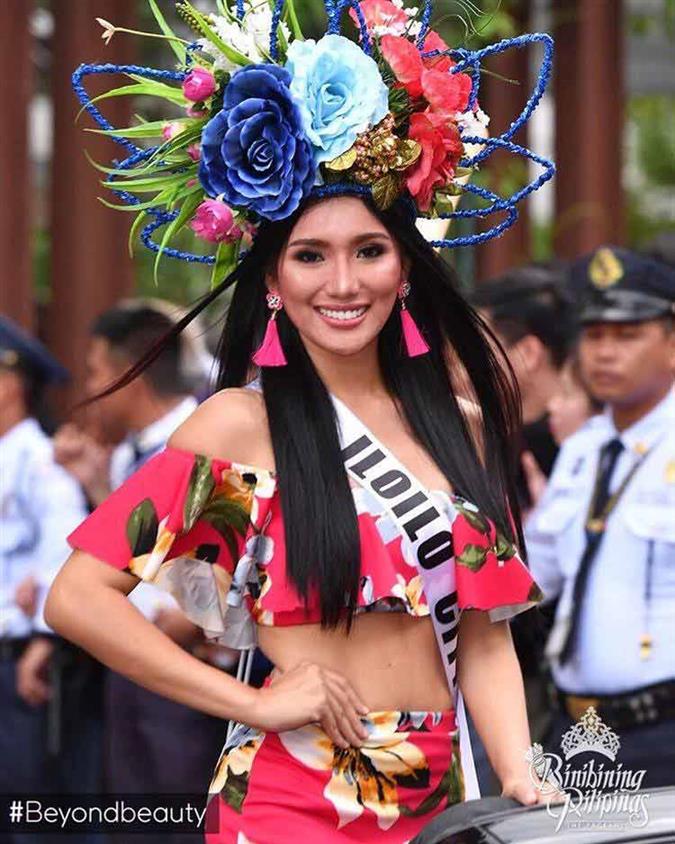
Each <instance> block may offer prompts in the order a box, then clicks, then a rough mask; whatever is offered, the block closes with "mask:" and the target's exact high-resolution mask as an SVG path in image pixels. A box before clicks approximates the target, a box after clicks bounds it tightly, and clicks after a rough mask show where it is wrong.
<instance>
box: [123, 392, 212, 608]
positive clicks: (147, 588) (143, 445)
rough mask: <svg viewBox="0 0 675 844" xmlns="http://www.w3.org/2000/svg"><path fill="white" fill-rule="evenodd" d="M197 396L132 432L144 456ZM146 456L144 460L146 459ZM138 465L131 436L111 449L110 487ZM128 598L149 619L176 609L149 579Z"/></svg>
mask: <svg viewBox="0 0 675 844" xmlns="http://www.w3.org/2000/svg"><path fill="white" fill-rule="evenodd" d="M197 404H198V402H197V399H196V398H194V397H193V396H186V397H185V398H184V399H183V400H182V401H180V402H179V403H178V404H177V405H176V406H175V407H173V408H172V409H171V410H170V411H169V412H168V413H165V414H164V416H162V417H160V418H159V419H157V420H156V421H155V422H153V423H152V424H150V425H148V426H147V428H144V429H143V430H142V431H140V432H139V433H138V434H136V436H135V438H134V439H135V443H136V446H137V448H139V449H140V450H141V451H142V452H143V454H144V455H146V457H145V459H149V457H150V456H152V455H154V454H158V453H159V452H160V451H162V449H163V448H164V447H165V446H166V443H167V440H168V439H169V437H170V436H171V435H172V434H173V432H174V431H175V430H176V429H177V428H179V427H180V426H181V425H182V424H183V422H185V420H186V419H187V418H188V416H191V415H192V413H193V412H194V411H195V410H196V408H197ZM145 459H144V460H143V462H145ZM140 465H142V464H137V463H136V460H135V457H134V448H133V445H132V441H131V438H129V439H127V440H125V441H124V442H122V443H120V445H118V446H117V448H116V449H115V450H114V451H113V454H112V459H111V463H110V485H111V487H112V489H117V487H119V486H121V485H122V484H123V483H124V481H126V479H127V478H128V477H130V476H131V475H132V474H133V473H134V472H135V471H136V470H137V469H138V468H140ZM129 600H130V601H131V603H132V604H133V605H134V606H135V607H136V609H138V610H139V611H140V612H142V613H143V615H144V616H145V617H146V618H147V619H149V620H150V621H154V620H155V618H156V617H157V615H158V613H159V612H160V611H161V610H163V609H177V608H178V603H177V602H176V600H175V599H174V598H172V597H171V595H169V593H168V592H165V591H163V590H162V589H158V588H157V587H156V586H154V585H153V584H152V583H146V582H144V581H141V582H140V583H139V584H137V585H136V586H135V587H134V589H133V590H132V591H131V592H130V593H129Z"/></svg>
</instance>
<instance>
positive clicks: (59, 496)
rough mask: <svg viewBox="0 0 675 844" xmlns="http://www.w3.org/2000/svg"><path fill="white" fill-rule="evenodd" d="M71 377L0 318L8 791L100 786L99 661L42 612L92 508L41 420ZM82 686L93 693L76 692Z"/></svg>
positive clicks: (1, 608) (2, 775)
mask: <svg viewBox="0 0 675 844" xmlns="http://www.w3.org/2000/svg"><path fill="white" fill-rule="evenodd" d="M67 379H68V373H67V372H66V370H65V369H64V368H63V367H62V366H61V365H60V364H59V363H58V362H57V361H56V360H55V359H54V358H53V357H52V355H51V354H50V353H49V352H48V351H47V349H45V347H44V346H43V345H42V344H41V343H39V342H38V341H37V340H36V339H34V338H33V337H30V336H29V335H28V334H26V333H25V332H24V331H22V330H21V329H20V328H19V327H18V326H17V325H15V324H14V323H13V322H11V320H9V319H6V318H5V317H0V480H1V483H2V487H1V489H0V708H1V710H2V718H0V759H2V764H0V791H2V792H5V793H11V792H15V793H16V792H33V793H39V792H48V791H51V792H54V791H57V792H68V791H71V792H78V791H81V790H95V789H96V787H97V786H98V782H99V780H98V776H99V770H100V761H101V760H100V750H99V748H100V707H99V706H98V705H97V702H96V680H97V679H100V677H99V675H98V674H97V672H96V664H95V663H94V661H93V660H92V659H91V658H90V657H88V656H86V655H85V654H83V653H82V652H81V651H79V650H78V649H77V648H75V647H74V646H73V645H70V644H69V643H66V642H64V641H63V640H60V639H58V638H57V637H55V636H54V634H53V633H52V631H51V630H50V628H49V627H47V626H46V624H45V622H44V619H43V616H42V608H43V605H44V599H45V597H46V592H47V589H48V588H49V585H50V584H51V581H52V579H53V577H54V575H55V574H56V571H57V570H58V568H59V567H60V566H61V564H62V563H63V561H64V560H65V558H66V557H67V556H68V553H69V548H68V545H67V543H66V536H67V534H68V533H69V532H70V531H71V530H72V529H73V528H74V527H75V526H76V525H77V524H78V523H79V522H80V521H81V520H82V519H83V518H84V516H85V515H86V512H87V511H86V506H85V501H84V496H83V495H82V492H81V490H80V488H79V486H78V484H77V483H76V482H75V481H74V480H73V478H72V477H71V476H70V475H69V474H68V473H67V472H65V471H64V470H63V469H62V468H61V467H60V466H58V465H57V464H56V463H55V462H54V459H53V452H52V443H51V441H50V439H49V438H48V437H47V436H46V435H45V433H44V432H43V430H42V429H41V428H40V426H39V424H38V422H37V421H36V418H35V413H36V409H37V407H38V406H39V405H40V404H41V399H42V394H43V391H44V389H45V387H46V386H47V385H49V384H52V383H59V382H63V381H65V380H67ZM55 652H57V653H58V654H59V657H58V665H55V663H54V654H55ZM55 669H57V670H55ZM62 669H67V670H62ZM77 689H79V690H80V691H82V690H84V691H85V692H87V690H88V692H89V694H86V695H85V698H83V697H82V696H80V695H79V694H77V695H76V697H73V695H72V694H71V692H73V691H74V690H77ZM73 706H75V707H76V711H77V725H76V728H73V719H72V718H71V719H68V718H64V717H63V716H64V715H67V712H68V710H69V709H71V708H72V707H73ZM38 837H39V836H38ZM18 839H20V840H21V841H26V842H27V841H29V840H33V837H32V836H30V837H27V836H24V835H21V836H18ZM18 839H17V840H18ZM10 840H12V839H10Z"/></svg>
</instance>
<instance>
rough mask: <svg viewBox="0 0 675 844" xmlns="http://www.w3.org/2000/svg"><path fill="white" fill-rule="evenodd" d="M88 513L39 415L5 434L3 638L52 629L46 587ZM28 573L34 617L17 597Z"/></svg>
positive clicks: (0, 524) (0, 535) (0, 542)
mask: <svg viewBox="0 0 675 844" xmlns="http://www.w3.org/2000/svg"><path fill="white" fill-rule="evenodd" d="M86 515H87V507H86V502H85V498H84V495H83V493H82V490H81V489H80V486H79V484H78V483H77V482H76V481H75V480H74V479H73V478H72V477H71V476H70V475H69V474H68V472H66V471H65V470H64V469H62V468H61V466H59V465H57V464H56V463H55V462H54V458H53V450H52V443H51V440H50V439H49V437H48V436H47V435H46V434H45V433H44V432H43V431H42V429H41V428H40V426H39V425H38V423H37V422H36V421H35V419H30V418H29V419H24V420H23V421H21V422H19V423H18V424H17V425H15V426H14V427H13V428H11V429H10V430H9V431H7V433H5V434H4V435H3V436H1V437H0V637H11V638H15V637H16V638H19V637H23V636H29V635H30V634H31V633H32V632H35V631H37V632H48V631H49V630H50V628H49V627H47V625H46V624H45V622H44V618H43V614H42V611H43V607H44V602H45V599H46V596H47V591H48V589H49V586H50V584H51V582H52V580H53V579H54V576H55V575H56V572H57V571H58V570H59V568H60V567H61V566H62V565H63V563H64V562H65V560H66V558H67V557H68V555H69V554H70V548H69V547H68V543H67V542H66V536H67V535H68V534H69V533H70V532H71V531H72V530H74V529H75V528H76V527H77V525H78V524H79V523H80V522H81V521H82V520H83V519H84V518H85V516H86ZM28 575H32V576H33V577H34V578H35V580H36V581H37V582H38V586H39V590H38V602H37V612H36V614H35V616H34V617H33V618H32V619H31V618H29V617H28V616H27V615H25V614H24V612H23V611H22V610H21V609H20V608H19V607H18V606H17V605H16V603H15V601H14V594H15V591H16V588H17V586H18V585H19V583H20V582H21V581H22V580H24V578H26V577H27V576H28Z"/></svg>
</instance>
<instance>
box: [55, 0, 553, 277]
mask: <svg viewBox="0 0 675 844" xmlns="http://www.w3.org/2000/svg"><path fill="white" fill-rule="evenodd" d="M284 5H285V3H284V0H275V4H274V8H273V17H272V21H273V26H272V29H271V32H270V42H269V48H270V49H269V55H270V58H271V59H272V60H273V61H276V60H278V56H279V44H278V31H279V30H278V24H279V22H280V21H281V16H282V14H283V11H284ZM325 7H326V12H327V17H328V27H327V32H328V33H339V32H340V23H341V19H342V16H343V13H344V12H345V11H347V10H353V12H354V15H355V17H356V24H357V28H358V31H359V39H360V44H361V47H362V49H363V51H364V52H365V53H366V54H368V55H371V54H372V49H373V45H372V41H371V36H370V33H369V32H368V29H367V26H366V20H365V17H364V14H363V11H362V9H361V6H360V3H359V2H358V0H325ZM244 12H245V9H244V0H236V14H237V17H238V18H239V19H240V20H241V19H242V18H243V16H244ZM432 12H433V2H432V0H424V4H423V9H422V13H421V16H420V31H419V35H418V37H417V39H416V43H417V46H418V48H423V46H424V41H425V38H426V35H427V33H428V32H429V27H430V22H431V15H432ZM530 45H541V47H542V48H543V57H542V61H541V64H540V67H539V71H538V74H537V79H536V82H535V84H534V87H533V90H532V92H531V94H530V96H529V98H528V100H527V102H526V104H525V106H524V108H523V109H522V111H521V112H520V114H519V115H517V117H516V118H515V120H513V122H512V123H511V124H510V125H509V126H508V128H506V129H505V130H504V131H503V132H501V133H500V134H499V135H497V136H494V137H478V136H472V135H469V134H466V135H465V134H462V129H461V127H460V137H461V140H462V142H463V143H464V144H465V145H474V146H477V147H479V151H478V152H477V153H476V154H474V155H472V156H471V157H465V158H464V159H462V161H461V162H460V164H461V166H462V167H466V168H475V167H478V166H479V165H480V164H482V162H484V161H485V160H487V159H488V158H489V156H490V155H492V153H493V152H494V151H495V150H498V149H501V150H505V151H506V152H509V153H511V154H512V155H514V156H518V157H519V158H520V159H522V160H524V161H525V162H532V163H533V164H536V165H538V167H539V168H541V172H540V173H539V175H537V176H536V177H535V178H533V179H532V180H531V181H530V182H528V184H526V185H525V186H524V187H522V188H521V189H519V190H516V191H514V192H513V193H512V194H510V195H508V196H500V195H499V194H498V193H496V192H495V191H493V190H489V189H487V188H484V187H480V186H478V185H475V184H472V183H471V182H468V183H467V184H462V185H459V184H458V183H455V186H456V187H458V188H460V189H461V191H462V192H463V193H468V194H471V195H473V196H476V197H479V198H480V199H482V200H484V201H485V202H486V203H487V205H485V206H484V207H482V208H468V209H455V210H453V211H449V212H447V213H435V214H420V213H419V212H417V216H420V217H422V218H426V219H432V218H439V217H440V218H442V219H448V220H452V219H476V220H479V219H485V218H488V217H491V215H494V214H498V215H501V216H502V219H500V220H499V221H498V222H495V223H493V224H492V225H491V226H490V228H488V229H487V230H486V231H481V232H475V233H473V234H469V235H464V236H460V237H452V238H442V239H439V240H433V241H431V244H432V245H433V246H436V247H445V248H456V247H459V246H473V245H476V244H479V243H484V242H485V241H487V240H490V239H492V238H494V237H498V236H499V235H501V234H502V233H503V232H505V231H506V230H507V229H508V228H510V227H511V226H512V225H513V224H514V223H515V222H516V220H517V219H518V208H517V206H518V203H520V202H521V201H522V200H523V199H525V198H526V197H527V196H529V195H530V194H531V193H533V192H534V191H536V190H538V189H539V188H540V187H541V186H542V185H543V184H545V183H546V182H548V181H549V180H550V179H551V178H552V177H553V175H554V174H555V166H554V164H553V162H552V161H549V160H548V159H546V158H544V157H542V156H539V155H537V154H536V153H534V152H532V151H531V150H529V149H527V148H526V147H524V146H522V145H519V144H516V143H514V142H513V140H512V138H513V136H514V135H515V133H516V132H517V131H518V130H519V129H520V128H521V127H522V126H523V125H524V124H525V123H526V122H527V120H529V118H530V117H531V115H532V113H533V112H534V110H535V109H536V107H537V106H538V104H539V102H540V101H541V98H542V96H543V95H544V92H545V90H546V87H547V85H548V83H549V81H550V77H551V70H552V61H553V40H552V39H551V37H550V36H549V35H547V34H545V33H534V34H528V35H521V36H518V37H515V38H507V39H504V40H502V41H499V42H498V43H496V44H492V45H490V46H488V47H484V48H482V49H480V50H468V49H452V48H449V49H447V50H430V51H429V52H425V53H422V57H423V58H434V57H436V56H442V55H447V56H449V57H450V58H452V59H453V61H455V62H456V64H455V65H454V66H453V67H452V68H450V70H449V71H448V72H449V73H451V74H454V73H467V74H469V76H470V78H471V80H472V84H471V94H470V98H469V108H470V109H475V108H476V107H477V103H478V94H479V88H480V74H481V67H482V62H483V60H484V59H486V58H489V57H490V56H493V55H496V54H499V53H503V52H505V51H506V50H511V49H523V48H526V47H529V46H530ZM195 49H198V45H197V44H191V45H189V46H188V48H187V51H186V68H188V69H189V66H190V64H191V62H192V55H191V54H192V52H193V51H194V50H195ZM101 74H126V75H132V76H137V77H142V78H145V79H152V80H161V81H165V82H173V83H182V82H183V80H184V79H185V77H186V75H187V70H161V69H157V68H151V67H143V66H139V65H126V64H112V63H105V64H81V65H80V66H79V67H78V68H77V69H76V70H75V72H74V73H73V76H72V84H73V89H74V91H75V94H76V95H77V97H78V99H79V101H80V103H81V104H82V107H83V110H84V111H86V112H88V114H89V115H90V116H91V117H92V118H93V120H94V121H95V123H96V124H97V125H98V127H100V129H102V130H104V131H105V132H107V133H108V137H110V138H112V140H113V141H114V142H115V143H117V144H118V145H120V146H121V147H122V148H123V149H124V150H125V151H126V153H127V155H126V157H125V158H122V159H120V160H114V161H113V165H112V166H113V173H111V175H110V176H109V177H108V179H107V183H108V186H110V183H114V182H115V176H116V174H119V175H120V176H121V175H122V174H123V173H124V172H125V171H128V170H130V169H132V168H133V167H135V166H137V165H139V164H142V163H143V162H145V161H146V160H147V159H149V158H150V157H151V156H153V155H154V154H155V153H156V152H157V150H158V149H160V147H159V146H151V147H139V146H137V145H136V144H134V143H132V142H131V141H130V140H129V139H128V138H125V137H123V136H122V135H116V134H115V127H114V126H112V124H111V123H110V122H109V121H108V120H107V119H106V118H105V117H104V115H103V114H102V113H101V111H100V110H99V109H98V108H97V106H96V105H95V104H94V102H93V101H92V97H91V96H90V95H89V94H88V92H87V91H86V89H85V87H84V80H85V79H86V78H87V77H88V76H93V75H101ZM113 193H114V194H115V195H116V196H117V197H119V198H120V199H121V200H122V201H123V202H124V203H126V204H128V205H130V206H133V205H140V204H141V200H140V199H139V198H138V197H137V196H134V195H133V194H132V193H130V192H128V191H125V190H123V189H122V185H120V189H119V190H117V189H113ZM369 194H370V187H368V186H365V185H359V184H356V183H354V182H342V183H337V184H329V185H320V186H319V185H317V186H316V187H315V188H314V189H313V191H312V195H313V196H315V197H329V196H336V195H357V196H367V195H369ZM402 199H403V200H406V199H407V200H408V204H409V205H410V207H413V206H414V203H413V202H412V200H411V199H410V197H408V196H407V194H406V193H404V195H403V197H402ZM144 212H145V214H146V215H148V217H149V222H147V223H146V224H145V226H144V227H143V228H142V229H141V231H140V240H141V242H142V243H143V244H144V246H146V247H147V248H148V249H149V250H151V251H153V252H155V253H157V252H160V251H161V252H162V255H166V256H168V257H172V258H176V259H179V260H183V261H189V262H192V263H200V264H211V265H212V264H214V263H215V261H216V258H215V256H213V255H200V254H197V253H194V252H189V251H184V250H180V249H175V248H172V247H169V246H168V245H164V246H161V245H160V244H159V243H157V242H156V241H155V240H154V238H153V236H154V235H155V233H156V232H157V231H158V230H160V229H162V228H163V227H164V226H166V225H167V224H169V223H171V222H172V221H173V220H175V219H176V217H177V216H178V213H179V212H178V211H177V210H173V211H167V210H165V209H164V208H162V207H161V206H156V207H148V208H145V209H144Z"/></svg>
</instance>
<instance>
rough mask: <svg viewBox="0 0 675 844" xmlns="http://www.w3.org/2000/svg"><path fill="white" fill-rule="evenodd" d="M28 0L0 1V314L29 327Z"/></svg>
mask: <svg viewBox="0 0 675 844" xmlns="http://www.w3.org/2000/svg"><path fill="white" fill-rule="evenodd" d="M31 11H32V3H31V2H30V1H29V0H2V2H1V3H0V115H1V118H0V138H1V151H0V185H2V202H0V268H1V272H2V278H1V280H0V312H2V313H3V314H5V315H7V316H9V317H11V318H12V319H14V320H16V322H18V323H20V324H21V325H22V326H23V327H24V328H26V329H28V330H29V331H31V330H32V329H33V328H34V308H33V273H32V260H31V257H32V253H31V220H32V217H33V213H34V210H35V209H34V207H33V203H32V191H31V168H30V160H29V155H30V150H29V144H28V107H29V105H30V101H31V97H32V93H33V66H32V61H31V35H30V30H29V18H30V14H31Z"/></svg>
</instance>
